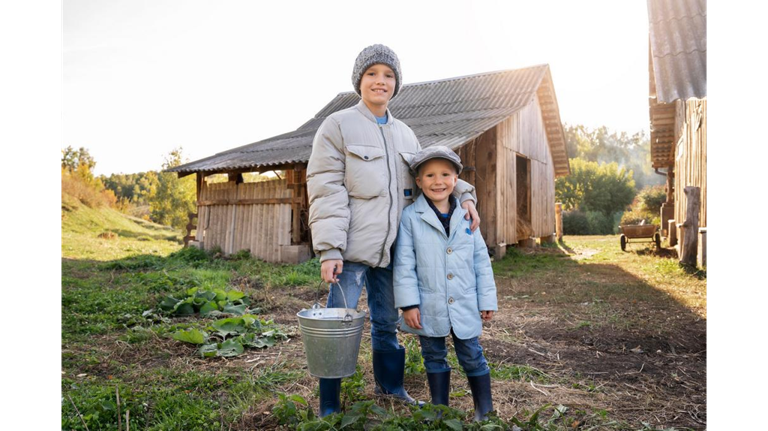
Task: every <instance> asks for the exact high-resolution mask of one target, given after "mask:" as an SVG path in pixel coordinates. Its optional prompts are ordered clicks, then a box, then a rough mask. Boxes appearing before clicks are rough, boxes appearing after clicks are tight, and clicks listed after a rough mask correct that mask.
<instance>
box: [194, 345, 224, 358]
mask: <svg viewBox="0 0 768 431" xmlns="http://www.w3.org/2000/svg"><path fill="white" fill-rule="evenodd" d="M218 351H219V346H218V345H217V344H216V343H213V344H206V345H205V346H202V347H200V350H198V352H200V355H202V356H203V357H204V358H213V357H215V356H216V354H217V353H218Z"/></svg>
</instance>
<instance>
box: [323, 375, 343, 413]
mask: <svg viewBox="0 0 768 431" xmlns="http://www.w3.org/2000/svg"><path fill="white" fill-rule="evenodd" d="M340 395H341V379H320V412H319V413H318V416H320V417H321V418H322V417H325V416H328V415H330V414H333V413H339V412H341V399H340Z"/></svg>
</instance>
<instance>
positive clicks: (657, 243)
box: [653, 232, 661, 250]
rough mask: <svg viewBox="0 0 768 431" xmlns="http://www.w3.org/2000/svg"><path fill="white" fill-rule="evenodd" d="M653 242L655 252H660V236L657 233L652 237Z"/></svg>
mask: <svg viewBox="0 0 768 431" xmlns="http://www.w3.org/2000/svg"><path fill="white" fill-rule="evenodd" d="M653 240H654V241H655V242H656V250H661V235H660V234H659V233H658V232H656V235H654V236H653Z"/></svg>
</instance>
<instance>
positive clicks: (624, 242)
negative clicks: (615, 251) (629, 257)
mask: <svg viewBox="0 0 768 431" xmlns="http://www.w3.org/2000/svg"><path fill="white" fill-rule="evenodd" d="M620 239H621V251H627V237H626V236H625V235H624V234H621V238H620Z"/></svg>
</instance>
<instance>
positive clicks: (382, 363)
mask: <svg viewBox="0 0 768 431" xmlns="http://www.w3.org/2000/svg"><path fill="white" fill-rule="evenodd" d="M404 377H405V347H402V346H401V347H400V348H399V349H397V350H374V351H373V378H374V380H376V389H375V390H374V392H375V393H376V395H388V396H392V397H395V398H397V399H399V400H401V401H403V402H406V403H408V404H414V405H417V404H418V405H421V404H423V403H418V402H417V401H416V400H414V399H413V398H411V396H410V395H408V392H406V391H405V387H403V378H404Z"/></svg>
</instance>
